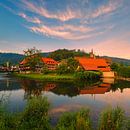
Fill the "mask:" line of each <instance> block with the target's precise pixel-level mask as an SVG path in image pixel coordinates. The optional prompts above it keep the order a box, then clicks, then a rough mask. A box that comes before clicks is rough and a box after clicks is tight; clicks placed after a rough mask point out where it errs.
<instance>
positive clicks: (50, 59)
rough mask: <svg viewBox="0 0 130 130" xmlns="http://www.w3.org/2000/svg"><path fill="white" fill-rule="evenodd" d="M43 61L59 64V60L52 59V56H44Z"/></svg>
mask: <svg viewBox="0 0 130 130" xmlns="http://www.w3.org/2000/svg"><path fill="white" fill-rule="evenodd" d="M42 61H43V62H44V63H45V64H58V62H57V61H55V60H54V59H52V58H42Z"/></svg>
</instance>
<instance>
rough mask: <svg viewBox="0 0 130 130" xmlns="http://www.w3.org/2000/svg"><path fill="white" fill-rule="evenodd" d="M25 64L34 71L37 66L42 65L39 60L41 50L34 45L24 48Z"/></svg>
mask: <svg viewBox="0 0 130 130" xmlns="http://www.w3.org/2000/svg"><path fill="white" fill-rule="evenodd" d="M24 55H25V60H26V65H27V66H29V67H30V70H31V71H36V68H37V67H40V66H42V65H43V63H42V62H41V50H38V49H36V48H35V47H33V48H30V49H27V50H24Z"/></svg>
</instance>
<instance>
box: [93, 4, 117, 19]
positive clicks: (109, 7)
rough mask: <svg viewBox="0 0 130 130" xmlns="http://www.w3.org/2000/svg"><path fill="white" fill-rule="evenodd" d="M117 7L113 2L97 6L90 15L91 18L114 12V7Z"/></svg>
mask: <svg viewBox="0 0 130 130" xmlns="http://www.w3.org/2000/svg"><path fill="white" fill-rule="evenodd" d="M117 8H118V6H117V5H116V4H115V3H114V2H113V3H112V2H110V3H109V4H107V5H103V6H101V7H99V8H98V9H97V10H95V11H94V12H93V13H92V14H91V17H92V18H96V17H99V16H102V15H106V14H110V13H112V12H114V11H115V10H116V9H117Z"/></svg>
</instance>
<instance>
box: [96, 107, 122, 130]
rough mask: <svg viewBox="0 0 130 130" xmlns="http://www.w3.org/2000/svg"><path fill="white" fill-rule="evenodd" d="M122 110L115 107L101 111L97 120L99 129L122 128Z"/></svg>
mask: <svg viewBox="0 0 130 130" xmlns="http://www.w3.org/2000/svg"><path fill="white" fill-rule="evenodd" d="M123 127H124V111H123V110H122V109H121V108H119V107H117V108H115V109H108V110H106V111H104V112H102V113H101V116H100V120H99V128H98V129H99V130H123Z"/></svg>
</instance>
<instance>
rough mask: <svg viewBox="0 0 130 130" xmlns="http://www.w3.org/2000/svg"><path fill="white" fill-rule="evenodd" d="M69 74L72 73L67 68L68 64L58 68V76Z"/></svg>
mask: <svg viewBox="0 0 130 130" xmlns="http://www.w3.org/2000/svg"><path fill="white" fill-rule="evenodd" d="M68 73H70V69H69V67H68V66H67V64H60V65H59V66H58V67H57V74H68Z"/></svg>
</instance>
